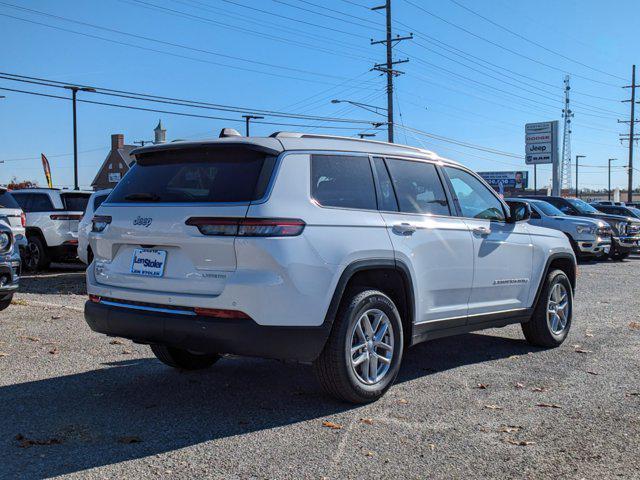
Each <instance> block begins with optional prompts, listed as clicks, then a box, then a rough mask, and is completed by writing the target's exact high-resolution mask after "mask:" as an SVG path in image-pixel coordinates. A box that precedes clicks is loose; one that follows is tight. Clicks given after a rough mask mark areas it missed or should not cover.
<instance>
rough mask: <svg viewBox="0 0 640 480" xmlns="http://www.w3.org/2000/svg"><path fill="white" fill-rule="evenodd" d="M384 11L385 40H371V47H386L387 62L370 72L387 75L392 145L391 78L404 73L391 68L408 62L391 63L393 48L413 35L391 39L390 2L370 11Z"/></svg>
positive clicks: (389, 125) (389, 132) (377, 64)
mask: <svg viewBox="0 0 640 480" xmlns="http://www.w3.org/2000/svg"><path fill="white" fill-rule="evenodd" d="M382 9H384V10H385V12H386V17H387V36H386V39H385V40H377V41H374V40H373V39H372V40H371V45H377V44H381V43H382V44H384V45H385V46H386V47H387V61H386V62H385V63H376V64H375V65H374V66H373V69H372V70H377V71H378V72H382V73H383V74H386V75H387V129H388V135H387V136H388V140H389V142H390V143H393V126H394V124H393V77H397V76H399V75H402V74H403V73H404V72H401V71H400V70H395V69H394V68H393V66H394V65H397V64H399V63H406V62H408V61H409V59H408V58H405V59H404V60H396V61H395V62H394V61H393V47H394V46H395V45H396V44H397V43H398V42H401V41H402V40H411V39H413V34H412V33H410V34H409V35H408V36H405V37H401V36H400V35H396V37H395V38H393V33H392V25H391V0H387V1H386V3H385V4H384V5H380V6H378V7H373V8H372V9H371V10H382Z"/></svg>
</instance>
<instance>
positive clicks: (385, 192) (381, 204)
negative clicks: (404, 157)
mask: <svg viewBox="0 0 640 480" xmlns="http://www.w3.org/2000/svg"><path fill="white" fill-rule="evenodd" d="M373 166H374V168H375V171H376V176H377V177H378V208H379V209H380V210H382V211H384V212H397V211H398V201H397V199H396V194H395V192H394V190H393V184H392V183H391V177H390V176H389V171H388V170H387V167H386V165H385V163H384V160H383V159H382V158H380V157H375V158H374V159H373Z"/></svg>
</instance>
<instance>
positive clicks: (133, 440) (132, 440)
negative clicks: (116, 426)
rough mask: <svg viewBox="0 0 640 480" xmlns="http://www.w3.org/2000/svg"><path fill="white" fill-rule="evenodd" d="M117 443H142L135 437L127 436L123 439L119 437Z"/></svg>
mask: <svg viewBox="0 0 640 480" xmlns="http://www.w3.org/2000/svg"><path fill="white" fill-rule="evenodd" d="M118 442H119V443H140V442H142V439H141V438H140V437H137V436H135V435H127V436H125V437H120V438H119V439H118Z"/></svg>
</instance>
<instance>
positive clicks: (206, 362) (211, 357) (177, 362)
mask: <svg viewBox="0 0 640 480" xmlns="http://www.w3.org/2000/svg"><path fill="white" fill-rule="evenodd" d="M150 347H151V351H152V352H153V354H154V355H155V356H156V358H157V359H158V360H160V361H161V362H162V363H164V364H165V365H168V366H170V367H173V368H179V369H181V370H202V369H203V368H208V367H210V366H211V365H213V364H214V363H216V362H217V361H218V360H220V355H218V354H216V353H193V352H190V351H188V350H184V349H181V348H174V347H168V346H167V345H150Z"/></svg>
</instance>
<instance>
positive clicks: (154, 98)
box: [0, 72, 371, 123]
mask: <svg viewBox="0 0 640 480" xmlns="http://www.w3.org/2000/svg"><path fill="white" fill-rule="evenodd" d="M0 79H5V80H12V81H17V82H22V83H30V84H36V85H42V86H48V87H54V88H65V87H66V86H68V85H69V84H70V83H69V82H60V81H57V80H49V79H44V78H39V77H28V76H25V75H17V74H12V73H6V72H0ZM72 84H73V83H72ZM74 85H76V84H74ZM77 86H81V87H90V88H92V89H94V90H95V92H92V93H97V94H100V95H108V96H114V97H121V98H129V99H134V100H142V101H149V102H157V103H165V104H171V105H180V106H185V107H191V108H206V109H210V110H220V111H227V112H235V113H254V114H262V115H269V116H272V117H283V118H295V119H300V120H321V121H327V122H345V123H371V122H369V120H364V119H343V118H336V117H323V116H318V115H303V114H295V113H287V112H280V111H276V110H263V109H254V108H245V107H237V106H231V105H221V104H216V103H208V102H202V101H196V100H184V99H179V98H173V97H162V96H158V95H150V94H145V93H136V92H129V91H126V90H114V89H109V88H103V87H97V86H93V85H77Z"/></svg>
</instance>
